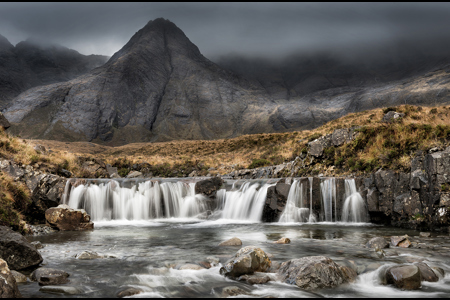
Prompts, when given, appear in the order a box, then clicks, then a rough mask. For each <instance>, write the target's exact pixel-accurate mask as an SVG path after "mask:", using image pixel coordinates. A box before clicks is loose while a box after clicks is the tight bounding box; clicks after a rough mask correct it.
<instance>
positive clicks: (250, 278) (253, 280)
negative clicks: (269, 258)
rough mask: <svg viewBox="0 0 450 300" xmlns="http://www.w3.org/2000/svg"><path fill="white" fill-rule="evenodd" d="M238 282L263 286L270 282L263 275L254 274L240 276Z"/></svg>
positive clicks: (266, 276)
mask: <svg viewBox="0 0 450 300" xmlns="http://www.w3.org/2000/svg"><path fill="white" fill-rule="evenodd" d="M238 280H239V281H245V282H247V283H248V284H263V283H266V282H268V281H270V277H269V276H268V275H267V274H265V273H260V272H255V273H254V274H252V275H242V276H240V277H239V278H238Z"/></svg>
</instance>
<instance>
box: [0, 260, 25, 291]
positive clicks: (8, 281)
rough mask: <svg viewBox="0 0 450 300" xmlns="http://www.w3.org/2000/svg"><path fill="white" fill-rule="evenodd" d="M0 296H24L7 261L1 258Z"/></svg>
mask: <svg viewBox="0 0 450 300" xmlns="http://www.w3.org/2000/svg"><path fill="white" fill-rule="evenodd" d="M0 298H22V295H21V294H20V292H19V289H18V288H17V283H16V280H15V279H14V276H13V274H11V271H10V270H9V268H8V264H7V263H6V261H4V260H3V259H1V258H0Z"/></svg>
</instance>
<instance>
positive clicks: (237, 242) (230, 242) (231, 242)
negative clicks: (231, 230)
mask: <svg viewBox="0 0 450 300" xmlns="http://www.w3.org/2000/svg"><path fill="white" fill-rule="evenodd" d="M219 246H242V241H241V240H240V239H239V238H237V237H233V238H231V239H229V240H226V241H224V242H222V243H220V244H219Z"/></svg>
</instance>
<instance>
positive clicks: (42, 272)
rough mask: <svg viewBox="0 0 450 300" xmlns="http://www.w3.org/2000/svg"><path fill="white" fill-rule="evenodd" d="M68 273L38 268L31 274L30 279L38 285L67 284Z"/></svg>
mask: <svg viewBox="0 0 450 300" xmlns="http://www.w3.org/2000/svg"><path fill="white" fill-rule="evenodd" d="M67 277H69V273H67V272H64V271H62V270H57V269H52V268H39V269H37V270H35V271H34V272H33V273H31V275H30V278H31V280H33V281H37V282H38V283H39V285H57V284H63V283H67V282H69V280H68V279H67Z"/></svg>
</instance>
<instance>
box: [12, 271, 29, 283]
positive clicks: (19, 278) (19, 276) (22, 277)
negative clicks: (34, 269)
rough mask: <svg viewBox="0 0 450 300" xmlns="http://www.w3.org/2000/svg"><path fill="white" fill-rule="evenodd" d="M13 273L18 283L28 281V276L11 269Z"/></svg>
mask: <svg viewBox="0 0 450 300" xmlns="http://www.w3.org/2000/svg"><path fill="white" fill-rule="evenodd" d="M11 274H12V275H13V276H14V279H15V280H16V282H17V283H24V282H27V281H28V279H27V276H25V275H23V274H22V273H20V272H17V271H15V270H11Z"/></svg>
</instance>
